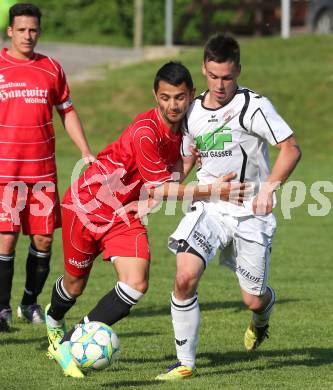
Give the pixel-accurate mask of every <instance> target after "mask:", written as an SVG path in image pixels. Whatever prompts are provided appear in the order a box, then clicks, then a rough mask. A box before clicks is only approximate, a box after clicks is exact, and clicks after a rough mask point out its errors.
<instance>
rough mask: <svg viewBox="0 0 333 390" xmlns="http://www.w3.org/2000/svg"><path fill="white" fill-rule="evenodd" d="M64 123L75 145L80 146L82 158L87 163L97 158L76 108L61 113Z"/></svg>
mask: <svg viewBox="0 0 333 390" xmlns="http://www.w3.org/2000/svg"><path fill="white" fill-rule="evenodd" d="M60 117H61V120H62V123H63V125H64V127H65V129H66V131H67V133H68V135H69V136H70V138H71V139H72V141H73V142H74V143H75V145H76V146H77V147H78V148H79V150H80V152H81V155H82V158H83V159H84V162H85V163H86V164H89V163H92V162H94V161H95V160H96V158H95V156H94V155H93V154H92V153H91V151H90V148H89V145H88V141H87V138H86V136H85V133H84V130H83V126H82V123H81V120H80V118H79V116H78V114H77V112H76V111H75V110H72V111H69V112H67V113H63V114H60Z"/></svg>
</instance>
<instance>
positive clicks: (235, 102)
mask: <svg viewBox="0 0 333 390" xmlns="http://www.w3.org/2000/svg"><path fill="white" fill-rule="evenodd" d="M206 94H207V92H204V93H202V94H201V95H200V96H198V97H197V98H196V99H195V100H194V101H193V103H192V104H191V106H190V108H189V110H188V112H187V115H186V117H185V126H184V127H185V133H184V137H183V142H182V150H181V152H182V155H183V156H190V155H191V150H190V148H191V145H195V146H196V148H197V149H198V150H199V152H200V155H201V164H202V166H201V169H200V170H198V172H197V178H198V180H199V184H210V183H212V182H213V181H215V180H216V178H218V177H220V176H223V175H226V174H227V173H230V172H236V173H237V177H236V178H235V179H234V180H235V181H241V182H251V183H253V185H254V194H256V193H257V192H258V191H259V189H260V184H261V183H263V182H265V181H266V179H267V177H268V176H269V174H270V164H269V154H268V143H267V142H269V143H270V144H271V145H276V144H278V143H279V142H282V141H284V140H285V139H287V138H288V137H290V136H291V135H292V134H293V132H292V130H291V129H290V127H289V126H288V125H287V123H286V122H285V121H284V120H283V119H282V118H281V117H280V115H279V114H278V113H277V112H276V110H275V108H274V107H273V105H272V103H271V102H270V101H269V100H268V99H267V98H265V97H264V96H261V95H258V94H256V93H255V92H253V91H251V90H249V89H246V88H243V87H239V88H238V90H237V92H236V94H235V96H234V98H233V99H232V100H231V101H230V102H229V103H228V104H227V105H226V106H224V107H220V108H217V109H210V108H206V107H205V106H204V104H203V103H204V99H205V96H206ZM252 199H253V198H252ZM217 205H218V207H219V209H220V211H221V212H226V213H228V214H231V215H234V216H244V215H251V214H253V212H252V201H250V202H245V203H244V206H236V205H233V204H231V203H229V202H224V201H219V202H218V204H217Z"/></svg>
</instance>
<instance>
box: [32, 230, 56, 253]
mask: <svg viewBox="0 0 333 390" xmlns="http://www.w3.org/2000/svg"><path fill="white" fill-rule="evenodd" d="M52 241H53V237H52V236H49V235H48V236H42V235H39V234H36V235H34V236H33V244H34V246H35V247H36V249H37V250H40V251H43V252H48V251H50V250H51V246H52Z"/></svg>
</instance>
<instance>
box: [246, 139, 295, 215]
mask: <svg viewBox="0 0 333 390" xmlns="http://www.w3.org/2000/svg"><path fill="white" fill-rule="evenodd" d="M276 147H277V148H278V149H279V154H278V156H277V158H276V161H275V164H274V166H273V168H272V173H271V174H270V176H269V177H268V178H267V181H266V183H264V184H263V186H262V188H261V189H260V191H259V192H258V194H257V195H256V197H255V198H254V200H253V204H252V205H253V212H254V214H256V215H265V214H269V213H270V212H272V209H273V192H274V191H275V190H276V189H277V188H279V187H280V185H282V184H283V183H284V182H285V181H286V180H287V179H288V177H289V176H290V175H291V173H292V171H293V170H294V169H295V167H296V165H297V163H298V162H299V160H300V159H301V156H302V152H301V149H300V147H299V146H298V144H297V141H296V138H295V137H294V136H291V137H289V138H288V139H286V140H285V141H282V142H280V143H279V144H277V145H276Z"/></svg>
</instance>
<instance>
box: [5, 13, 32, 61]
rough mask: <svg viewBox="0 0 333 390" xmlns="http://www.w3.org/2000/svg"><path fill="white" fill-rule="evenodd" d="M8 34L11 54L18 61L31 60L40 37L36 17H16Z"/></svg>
mask: <svg viewBox="0 0 333 390" xmlns="http://www.w3.org/2000/svg"><path fill="white" fill-rule="evenodd" d="M7 34H8V36H9V38H10V39H11V47H10V50H9V54H10V55H12V56H13V57H15V58H18V59H27V58H31V57H32V55H33V53H34V49H35V46H36V44H37V41H38V38H39V35H40V26H39V23H38V19H37V18H36V17H35V16H15V18H14V21H13V25H12V26H9V27H8V29H7Z"/></svg>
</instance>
